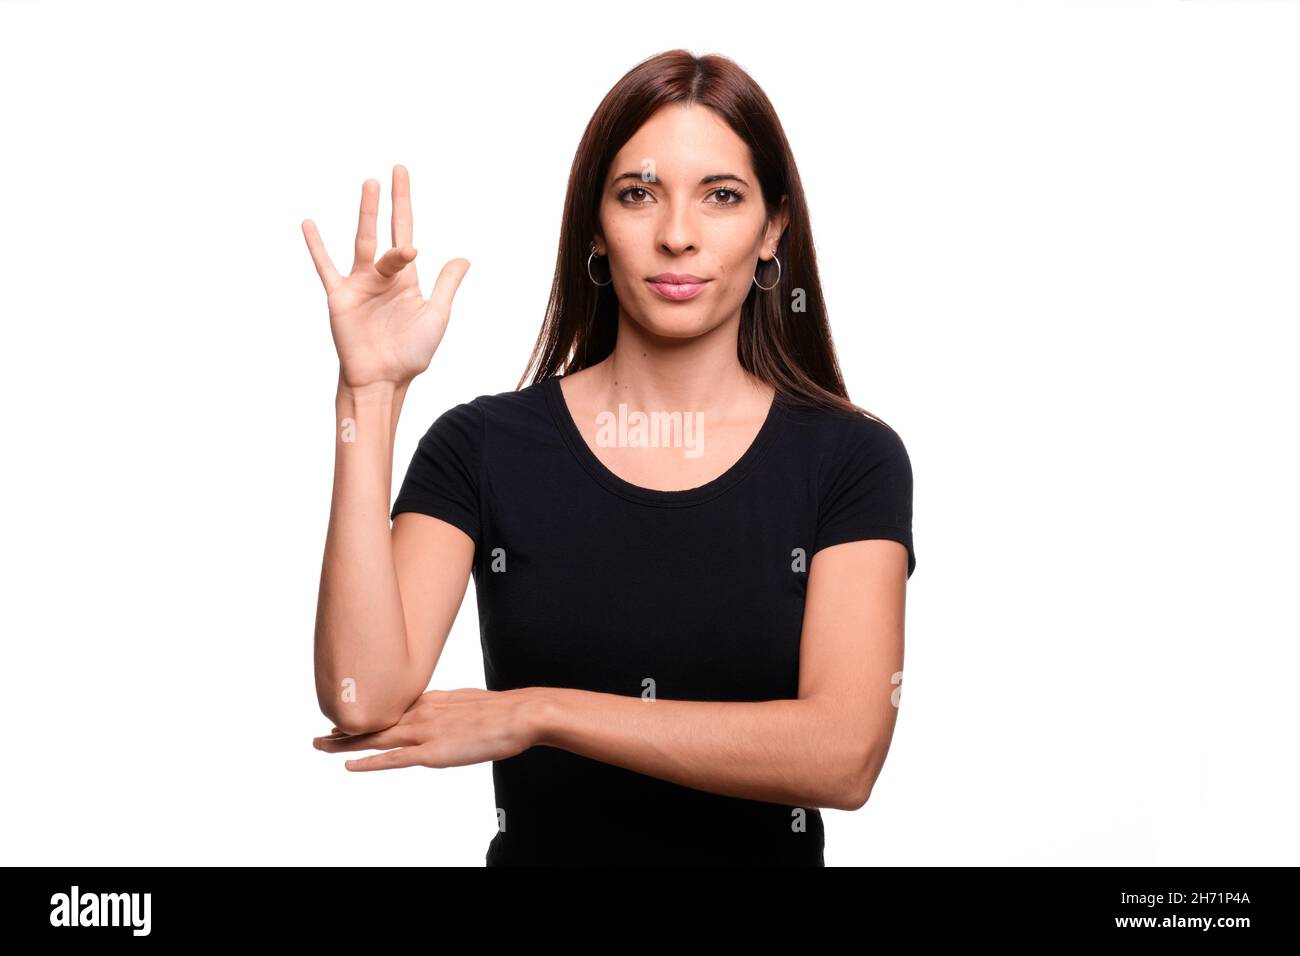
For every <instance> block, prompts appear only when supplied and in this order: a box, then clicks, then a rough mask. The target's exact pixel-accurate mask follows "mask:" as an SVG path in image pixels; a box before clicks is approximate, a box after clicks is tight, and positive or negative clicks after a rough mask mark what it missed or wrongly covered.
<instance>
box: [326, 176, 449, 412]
mask: <svg viewBox="0 0 1300 956" xmlns="http://www.w3.org/2000/svg"><path fill="white" fill-rule="evenodd" d="M378 218H379V181H378V180H375V179H367V180H366V181H365V183H363V184H362V186H361V213H360V216H359V217H358V220H357V239H356V250H355V254H354V257H353V260H352V271H351V272H350V273H349V274H348V275H347V276H342V275H340V274H339V272H338V270H337V269H335V268H334V263H333V262H331V261H330V257H329V255H328V254H327V253H326V252H325V246H324V244H323V243H322V242H321V238H320V233H318V232H317V231H316V224H315V223H314V222H312V221H311V220H310V219H306V220H304V221H303V223H302V231H303V236H304V237H305V238H306V240H307V249H308V251H309V252H310V253H311V258H312V262H314V263H315V265H316V272H317V273H318V274H319V275H320V278H321V282H322V283H323V284H324V286H325V293H326V296H327V299H328V303H329V314H330V332H331V333H332V335H333V337H334V348H335V349H336V350H337V351H338V355H339V366H340V375H341V378H342V381H343V383H344V384H345V385H347V386H348V387H350V388H361V387H364V386H367V385H373V384H376V383H391V384H395V385H401V384H404V383H406V382H409V381H410V380H411V379H413V378H414V377H415V376H417V375H419V374H420V373H421V372H423V371H424V370H425V369H426V368H428V367H429V362H430V360H431V359H432V358H433V353H434V352H435V351H437V348H438V343H439V342H441V341H442V336H443V333H444V332H445V331H446V329H447V320H448V319H449V318H450V317H451V301H452V298H453V297H454V296H455V295H456V290H457V288H459V287H460V280H461V279H463V278H464V277H465V272H466V271H467V270H468V269H469V260H467V259H452V260H450V261H449V262H448V263H447V264H446V265H444V266H443V267H442V272H440V273H439V274H438V279H437V281H436V282H434V285H433V292H432V294H431V295H430V296H429V298H427V299H426V298H424V296H423V295H422V294H421V293H420V281H419V279H418V278H417V277H416V274H415V256H416V250H415V248H414V247H413V246H412V244H411V242H412V229H413V226H414V223H413V219H412V216H411V181H410V176H409V174H408V173H407V171H406V168H405V167H404V166H400V165H399V166H394V167H393V247H392V248H391V249H389V250H388V251H387V252H385V253H384V255H383V256H382V257H381V258H380V259H379V261H378V262H376V261H375V243H376V239H375V228H376V223H377V220H378Z"/></svg>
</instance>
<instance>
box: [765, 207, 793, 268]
mask: <svg viewBox="0 0 1300 956" xmlns="http://www.w3.org/2000/svg"><path fill="white" fill-rule="evenodd" d="M789 198H790V197H789V196H782V197H781V205H780V206H778V207H777V209H776V212H774V213H772V215H770V216H768V217H767V230H766V232H765V233H764V234H763V248H764V249H771V250H772V254H773V255H775V254H776V247H777V245H778V244H779V243H780V242H781V236H783V235H784V234H785V228H786V226H788V225H789V224H790V203H789V201H788V200H789Z"/></svg>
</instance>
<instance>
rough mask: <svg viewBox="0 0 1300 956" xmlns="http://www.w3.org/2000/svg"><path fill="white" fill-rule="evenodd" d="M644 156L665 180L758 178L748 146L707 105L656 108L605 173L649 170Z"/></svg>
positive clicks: (695, 180)
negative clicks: (712, 176)
mask: <svg viewBox="0 0 1300 956" xmlns="http://www.w3.org/2000/svg"><path fill="white" fill-rule="evenodd" d="M646 160H653V161H654V172H655V177H656V178H657V179H659V180H660V181H661V182H667V183H674V184H675V183H678V182H680V183H682V184H683V185H685V184H688V183H692V182H697V181H698V180H699V179H700V178H701V177H702V176H707V175H710V174H713V173H717V172H723V171H730V172H734V173H736V174H737V175H739V176H744V177H745V178H746V179H748V180H749V181H750V182H753V181H754V179H755V176H754V169H753V167H752V166H751V165H750V158H749V146H748V145H747V144H746V143H745V141H744V140H743V139H741V138H740V137H739V136H737V135H736V133H735V131H734V130H732V128H731V127H730V126H728V125H727V124H726V123H725V122H724V121H723V119H722V118H721V117H720V116H718V114H717V113H715V112H713V110H711V109H709V108H708V107H707V106H699V105H693V106H683V105H682V104H680V103H670V104H669V105H667V106H665V107H663V108H662V109H660V110H658V111H657V112H656V113H655V114H654V115H652V116H651V117H650V118H649V119H648V120H646V121H645V123H643V124H642V125H641V128H640V129H638V130H637V131H636V133H635V134H633V136H632V138H631V139H629V140H628V141H627V142H626V143H624V144H623V148H622V149H620V150H619V151H618V153H616V154H615V156H614V160H613V162H611V163H610V168H609V169H608V170H607V171H606V174H605V178H606V179H607V180H608V179H610V178H612V177H614V176H617V175H619V174H620V173H624V172H637V171H640V170H643V169H646V168H647V165H646V163H645V161H646Z"/></svg>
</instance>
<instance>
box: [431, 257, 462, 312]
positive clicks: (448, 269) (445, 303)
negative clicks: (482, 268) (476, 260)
mask: <svg viewBox="0 0 1300 956" xmlns="http://www.w3.org/2000/svg"><path fill="white" fill-rule="evenodd" d="M468 271H469V260H468V259H452V260H451V261H450V262H448V263H447V264H446V265H445V266H443V267H442V271H441V272H439V273H438V278H437V280H436V281H435V282H434V283H433V292H432V293H430V295H429V302H430V303H432V304H433V306H434V307H435V308H437V309H438V310H439V311H440V312H441V313H442V314H443V315H446V314H447V313H448V312H450V311H451V300H452V298H453V297H454V296H455V295H456V290H457V289H459V288H460V280H461V279H463V278H465V273H466V272H468Z"/></svg>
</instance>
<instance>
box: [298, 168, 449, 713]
mask: <svg viewBox="0 0 1300 956" xmlns="http://www.w3.org/2000/svg"><path fill="white" fill-rule="evenodd" d="M378 187H379V184H378V183H377V182H375V181H374V180H367V182H366V183H365V185H364V186H363V187H362V198H361V213H360V217H359V220H358V227H357V242H356V256H355V259H354V262H353V267H352V272H351V273H350V274H349V275H348V276H347V277H343V276H341V275H339V273H338V272H337V271H336V270H335V269H334V266H333V264H332V263H331V262H330V259H329V257H328V255H326V253H325V250H324V247H323V245H322V243H321V241H320V236H319V235H318V234H317V232H316V228H315V225H314V224H313V223H312V222H311V221H310V220H307V221H305V222H304V223H303V233H304V235H305V236H306V239H307V246H308V249H309V250H310V252H311V254H312V259H313V261H314V262H315V264H316V269H317V272H318V273H319V274H320V277H321V281H322V283H323V284H324V285H325V289H326V292H327V295H328V298H329V307H330V328H331V332H332V333H333V336H334V342H335V347H336V349H337V350H338V353H339V381H338V389H337V392H336V394H335V424H336V431H335V454H334V493H333V498H332V501H331V505H330V518H329V527H328V530H327V532H326V538H325V554H324V559H323V561H322V564H321V580H320V595H319V600H318V603H317V612H316V640H315V673H316V694H317V699H318V701H319V703H320V708H321V711H322V713H324V714H325V715H326V716H327V717H329V718H330V719H331V720H333V721H334V723H335V725H336V726H337V727H338V728H339V729H340V730H342V731H344V732H346V733H350V734H357V733H367V732H371V731H375V730H382V729H384V728H387V727H390V726H392V725H393V724H395V723H396V722H397V721H398V719H399V718H400V717H401V716H402V714H403V713H405V711H406V709H407V708H408V707H409V706H410V705H411V704H412V703H413V702H414V701H415V700H416V699H417V698H418V697H419V696H420V695H421V694H422V693H424V691H425V689H426V688H427V687H428V684H429V680H430V678H431V677H432V675H433V670H434V667H435V666H436V664H437V660H438V657H439V656H440V654H441V651H442V647H443V645H444V643H445V641H446V638H447V633H448V631H449V630H450V628H451V625H452V622H453V621H454V619H455V616H456V612H457V610H458V609H459V607H460V603H461V600H462V599H463V597H464V594H465V588H466V586H467V584H468V580H469V574H470V566H471V564H472V561H473V554H474V545H473V541H472V540H471V539H470V538H469V536H468V535H466V534H465V533H464V532H463V531H461V530H460V529H459V528H456V527H455V526H453V525H451V524H449V523H447V522H444V521H441V520H439V519H436V518H433V517H430V516H428V515H422V514H414V513H402V514H399V515H398V516H397V517H396V519H395V520H394V522H393V524H392V526H391V528H390V525H389V517H388V516H389V507H390V501H391V493H392V468H393V446H394V438H395V435H396V428H397V419H398V415H399V413H400V411H401V407H402V402H403V399H404V398H405V395H406V390H407V387H408V386H409V384H410V382H411V380H412V379H413V378H414V377H415V376H416V375H418V374H419V373H420V372H422V371H424V369H425V368H427V367H428V365H429V362H430V360H431V358H432V356H433V353H434V352H435V351H436V349H437V346H438V343H439V342H440V341H441V339H442V334H443V332H444V331H445V328H446V324H447V319H448V316H449V314H450V309H451V300H452V297H453V296H454V294H455V291H456V288H457V287H458V286H459V284H460V280H461V279H462V278H463V277H464V274H465V271H466V269H468V267H469V263H468V262H467V261H466V260H464V259H453V260H451V261H450V262H448V263H447V264H446V265H445V266H444V267H443V270H442V273H441V274H440V275H439V277H438V280H437V282H436V283H435V285H434V289H433V294H432V295H431V297H430V298H429V299H427V300H426V299H424V298H423V296H422V295H421V293H420V290H419V283H418V280H417V278H416V275H415V266H414V264H413V260H414V258H415V250H414V249H413V248H412V247H411V229H412V223H411V212H410V186H409V180H408V178H407V173H406V170H405V169H404V168H403V167H401V166H397V167H394V170H393V248H392V249H390V250H389V251H388V252H386V253H385V255H384V256H383V258H381V259H380V260H379V261H378V262H375V261H374V252H375V221H376V218H377V210H378V199H379V188H378Z"/></svg>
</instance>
